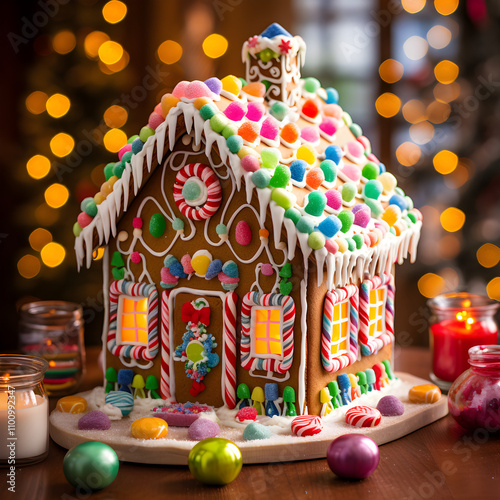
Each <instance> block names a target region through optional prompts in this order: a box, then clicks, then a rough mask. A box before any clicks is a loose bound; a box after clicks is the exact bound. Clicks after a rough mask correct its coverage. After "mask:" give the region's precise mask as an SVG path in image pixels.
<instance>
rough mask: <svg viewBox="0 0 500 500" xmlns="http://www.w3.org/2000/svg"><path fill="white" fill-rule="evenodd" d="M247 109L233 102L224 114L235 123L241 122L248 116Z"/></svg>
mask: <svg viewBox="0 0 500 500" xmlns="http://www.w3.org/2000/svg"><path fill="white" fill-rule="evenodd" d="M246 112H247V108H246V106H245V105H244V104H242V103H241V102H232V103H230V104H229V106H228V107H227V108H226V109H225V110H224V114H225V115H226V116H227V117H228V118H229V119H230V120H233V121H234V122H239V121H240V120H241V119H242V118H243V117H244V116H245V114H246Z"/></svg>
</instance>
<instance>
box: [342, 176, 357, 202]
mask: <svg viewBox="0 0 500 500" xmlns="http://www.w3.org/2000/svg"><path fill="white" fill-rule="evenodd" d="M357 192H358V188H357V186H356V183H355V182H353V181H349V182H346V183H345V184H344V185H343V186H342V193H341V194H342V199H343V200H344V201H345V202H346V203H349V202H351V201H352V200H353V199H354V197H355V196H356V193H357Z"/></svg>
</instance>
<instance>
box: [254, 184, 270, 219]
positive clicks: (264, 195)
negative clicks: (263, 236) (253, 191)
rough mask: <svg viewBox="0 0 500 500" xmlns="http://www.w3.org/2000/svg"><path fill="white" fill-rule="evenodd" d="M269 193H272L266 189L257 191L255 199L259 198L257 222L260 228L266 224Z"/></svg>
mask: <svg viewBox="0 0 500 500" xmlns="http://www.w3.org/2000/svg"><path fill="white" fill-rule="evenodd" d="M271 192H272V191H271V190H270V189H267V188H264V189H257V197H258V198H259V208H260V216H259V222H260V225H261V226H263V225H264V223H265V222H266V214H267V207H268V205H269V202H270V201H271Z"/></svg>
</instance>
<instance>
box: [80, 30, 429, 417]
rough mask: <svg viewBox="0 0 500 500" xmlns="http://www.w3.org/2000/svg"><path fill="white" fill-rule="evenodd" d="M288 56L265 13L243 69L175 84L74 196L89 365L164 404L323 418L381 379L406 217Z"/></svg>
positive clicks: (351, 127) (390, 183)
mask: <svg viewBox="0 0 500 500" xmlns="http://www.w3.org/2000/svg"><path fill="white" fill-rule="evenodd" d="M305 50H306V49H305V44H304V41H303V40H302V38H300V37H298V36H292V35H290V34H289V33H288V32H287V31H286V30H284V29H283V28H282V27H281V26H279V25H277V24H273V25H271V26H270V27H269V28H267V29H266V30H265V31H264V32H262V33H261V34H260V35H258V36H253V37H251V38H250V39H249V40H248V41H246V42H245V43H244V45H243V51H242V58H243V63H244V64H245V65H246V76H245V79H243V78H237V77H235V76H232V75H229V76H226V77H225V78H222V79H221V80H219V79H218V78H210V79H209V80H206V81H205V82H201V81H193V82H187V81H183V82H180V83H179V84H177V86H175V88H174V89H173V91H172V93H168V94H165V95H164V96H163V98H162V99H161V103H159V104H158V105H157V106H156V107H155V109H154V111H153V113H152V114H151V115H150V118H149V122H148V125H147V126H145V127H143V128H142V129H141V131H140V134H139V135H138V136H134V137H131V138H130V139H129V141H128V144H127V145H126V146H124V147H123V148H122V149H121V150H120V152H119V154H118V161H117V162H113V163H110V164H108V165H106V167H105V169H104V173H105V177H106V179H107V180H106V182H105V183H104V184H103V185H102V187H101V189H100V192H99V193H97V194H96V196H95V197H94V198H87V199H85V200H83V202H82V213H80V215H79V216H78V222H77V223H76V224H75V227H74V231H75V235H76V240H75V251H76V256H77V261H78V265H79V267H80V266H82V265H83V264H85V265H86V266H87V267H88V266H90V265H91V264H92V261H93V254H94V252H95V251H96V250H97V249H98V248H99V247H104V248H105V252H104V257H103V259H102V262H103V278H104V285H103V286H104V294H105V297H106V303H105V311H106V314H105V324H104V330H103V345H104V349H105V352H106V356H105V360H106V367H107V368H108V369H109V368H112V369H114V370H115V371H119V370H120V369H129V370H132V372H133V374H134V375H140V377H139V378H140V379H142V380H148V378H149V380H153V384H152V385H151V384H150V385H151V386H152V387H153V386H154V381H155V380H156V381H157V383H158V386H159V389H158V390H157V391H156V392H157V393H158V395H159V396H161V398H163V399H166V400H167V399H168V400H170V401H178V402H189V401H191V402H196V401H198V402H200V403H201V402H202V403H206V404H209V405H213V406H215V407H221V406H223V405H226V406H227V407H229V408H234V407H235V406H236V405H237V404H238V400H239V398H240V397H244V396H245V395H246V397H248V391H250V394H251V395H252V396H251V397H253V398H254V399H256V400H257V401H259V400H260V401H262V400H263V399H264V398H267V399H272V400H273V401H274V404H275V405H278V406H279V407H280V411H282V412H285V408H284V407H285V406H287V405H288V406H290V405H291V404H294V405H295V407H296V412H297V413H301V414H303V413H310V414H325V413H328V412H329V411H331V410H332V409H334V408H335V407H337V406H339V405H340V404H342V402H343V401H344V402H345V401H346V400H350V399H349V398H350V397H355V396H356V394H359V393H360V392H364V391H367V390H372V389H376V388H377V387H380V386H382V385H385V384H386V383H387V382H388V379H389V378H391V377H392V372H391V369H390V363H391V359H392V354H391V353H392V347H393V346H392V344H393V342H394V332H393V315H394V267H395V263H399V264H401V263H402V262H403V261H404V259H405V258H406V257H407V255H408V254H410V255H411V257H412V258H414V257H415V252H416V247H417V243H418V239H419V234H420V228H421V219H422V217H421V214H420V212H419V211H418V210H417V209H415V208H414V207H413V203H412V200H411V199H410V198H409V197H408V196H405V194H404V192H403V191H402V190H401V189H400V188H399V187H398V186H397V181H396V179H395V177H394V176H393V175H392V174H390V173H389V172H387V171H386V168H385V166H384V165H383V164H382V163H381V162H380V161H379V160H378V159H377V157H376V156H375V155H374V154H373V153H372V151H371V146H370V142H369V140H368V139H367V138H366V137H365V136H364V135H363V133H362V130H361V128H360V126H359V125H357V124H355V123H353V122H352V119H351V117H350V116H349V114H348V113H347V112H345V111H343V109H342V108H341V106H340V105H339V104H338V100H339V99H338V93H337V91H336V90H335V89H333V88H326V89H325V88H322V86H321V84H320V82H319V81H318V80H317V79H315V78H305V79H301V77H300V68H301V66H302V64H303V63H304V58H305ZM142 385H143V384H142ZM244 389H245V390H244ZM261 389H262V390H261ZM285 393H286V397H285V403H283V407H281V406H280V405H279V403H280V402H281V399H280V398H282V397H283V395H284V394H285ZM292 413H293V412H292Z"/></svg>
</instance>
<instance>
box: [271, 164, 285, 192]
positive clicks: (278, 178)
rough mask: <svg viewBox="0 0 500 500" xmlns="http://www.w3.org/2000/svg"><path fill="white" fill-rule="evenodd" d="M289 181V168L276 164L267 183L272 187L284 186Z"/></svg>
mask: <svg viewBox="0 0 500 500" xmlns="http://www.w3.org/2000/svg"><path fill="white" fill-rule="evenodd" d="M289 181H290V169H289V168H288V167H286V166H284V165H278V166H277V167H276V169H275V170H274V175H273V176H272V177H271V182H269V185H270V186H271V187H274V188H286V186H287V184H288V182H289Z"/></svg>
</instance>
